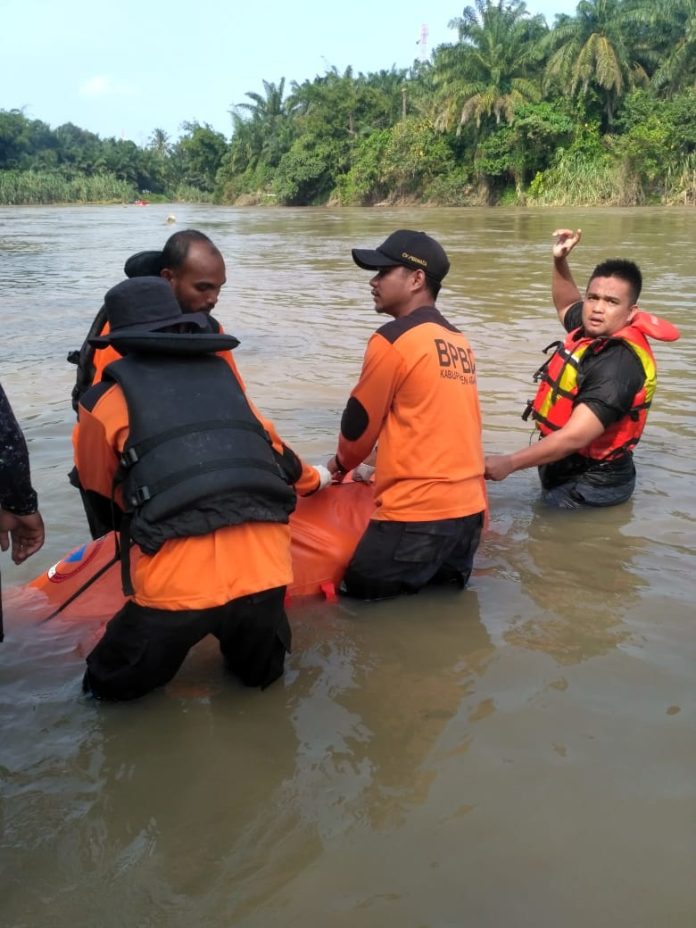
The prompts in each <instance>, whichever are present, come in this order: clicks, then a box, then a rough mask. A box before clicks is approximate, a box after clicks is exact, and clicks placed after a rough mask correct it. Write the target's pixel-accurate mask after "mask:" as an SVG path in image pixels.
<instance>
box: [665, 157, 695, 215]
mask: <svg viewBox="0 0 696 928" xmlns="http://www.w3.org/2000/svg"><path fill="white" fill-rule="evenodd" d="M665 187H666V192H665V202H667V203H669V204H670V205H671V206H673V205H677V204H680V203H682V204H683V205H684V206H696V152H690V153H689V154H688V155H687V156H686V158H685V159H684V161H683V162H682V163H681V164H680V165H679V167H677V168H673V169H670V170H669V171H668V172H667V176H666V178H665Z"/></svg>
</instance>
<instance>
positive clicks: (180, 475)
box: [128, 458, 278, 506]
mask: <svg viewBox="0 0 696 928" xmlns="http://www.w3.org/2000/svg"><path fill="white" fill-rule="evenodd" d="M235 467H249V468H252V467H253V469H254V470H265V471H268V473H270V474H274V475H276V476H277V475H278V466H277V465H276V464H268V463H266V462H265V461H254V462H253V463H252V462H250V461H249V458H220V459H218V460H217V461H209V462H208V463H207V464H193V465H192V466H191V467H185V468H183V469H182V470H179V471H177V472H176V473H175V474H170V475H169V477H165V478H164V479H163V480H158V481H156V482H155V483H152V484H149V485H144V486H140V487H136V488H135V490H134V493H133V495H132V496H131V497H130V499H129V500H128V505H130V506H142V504H143V503H146V502H147V501H148V500H150V499H152V497H153V496H157V494H158V493H162V492H164V491H165V490H169V489H171V487H174V486H176V485H177V484H178V483H182V482H183V481H185V480H188V479H189V478H191V477H199V476H201V475H202V474H210V473H214V472H215V471H219V470H229V469H232V468H235Z"/></svg>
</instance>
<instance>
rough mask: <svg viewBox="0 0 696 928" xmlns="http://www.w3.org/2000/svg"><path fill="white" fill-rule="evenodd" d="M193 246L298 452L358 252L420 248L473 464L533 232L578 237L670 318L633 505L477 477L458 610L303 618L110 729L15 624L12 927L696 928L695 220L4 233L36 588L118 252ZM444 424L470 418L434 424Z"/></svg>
mask: <svg viewBox="0 0 696 928" xmlns="http://www.w3.org/2000/svg"><path fill="white" fill-rule="evenodd" d="M172 211H173V212H175V213H176V214H177V219H178V222H177V225H176V226H175V227H174V228H185V227H187V226H193V227H197V228H200V229H202V230H203V231H205V232H207V233H208V234H209V235H210V236H211V237H212V238H213V240H214V241H215V242H216V243H217V244H218V245H219V247H220V248H221V250H222V252H223V254H224V256H225V258H226V261H227V270H228V284H227V287H226V288H225V290H224V291H223V295H222V297H221V300H220V303H219V304H218V312H217V315H218V317H219V318H220V320H221V321H222V323H223V325H224V327H225V329H226V330H227V331H229V332H232V333H234V334H235V335H236V336H237V337H238V338H239V339H240V340H241V345H240V347H239V348H238V349H237V351H236V358H237V361H238V364H239V366H240V369H241V372H242V375H243V376H244V378H245V380H246V383H247V386H248V388H249V392H250V394H251V396H252V397H253V399H254V401H255V402H256V404H257V405H258V406H259V407H260V408H261V409H262V410H263V412H264V413H265V414H267V415H268V416H270V417H271V418H272V419H274V421H275V423H276V425H277V426H278V428H279V431H280V433H281V434H282V435H283V437H284V438H285V440H286V441H287V442H288V443H290V444H291V445H293V446H294V447H295V448H296V450H297V451H298V452H300V453H301V454H303V455H304V456H306V457H307V458H308V459H309V460H310V461H315V462H319V461H323V460H324V459H325V458H326V457H328V455H329V454H330V453H331V452H332V451H333V449H334V447H335V437H336V432H337V427H338V421H339V418H340V412H341V410H342V408H343V405H344V403H345V399H346V397H347V394H348V392H349V389H350V386H351V385H352V383H353V381H354V380H355V378H356V377H357V375H358V372H359V370H360V363H361V358H362V351H363V348H364V344H365V342H366V340H367V338H368V337H369V335H370V333H371V332H372V331H373V330H374V329H375V328H376V326H377V325H378V324H379V322H380V320H379V319H378V318H377V317H376V316H375V314H374V312H373V310H372V308H371V300H370V298H369V291H368V287H367V281H368V279H369V276H370V275H369V274H368V273H366V272H363V271H360V270H359V269H358V268H356V267H355V266H354V265H353V263H352V261H351V259H350V248H351V247H354V246H365V247H373V246H374V245H376V244H377V243H378V242H380V241H381V240H382V239H383V238H384V237H386V235H387V234H388V233H389V232H391V231H393V230H394V229H395V228H399V227H410V228H414V227H415V228H422V229H425V230H427V231H428V232H430V233H431V234H433V235H435V236H436V237H437V238H438V239H440V240H441V241H442V243H443V244H444V245H445V247H446V249H447V251H448V253H449V255H450V258H451V262H452V271H451V273H450V275H449V277H448V278H447V281H446V284H447V286H446V287H444V288H443V291H442V294H441V296H440V299H439V301H438V302H439V305H440V308H441V309H442V311H443V312H444V313H445V314H446V315H447V316H448V317H449V318H450V319H451V320H452V321H453V322H455V323H456V324H458V325H460V326H461V327H462V328H463V329H465V330H466V332H467V334H468V335H469V337H470V340H471V342H472V344H473V346H474V349H475V351H476V353H477V356H478V369H479V374H480V391H481V398H482V405H483V412H484V423H485V444H486V448H487V450H488V451H508V450H513V449H515V448H517V447H520V446H521V445H522V444H524V443H525V442H526V441H527V440H528V438H529V428H528V427H527V426H526V425H525V424H524V423H523V422H522V421H521V419H520V412H521V410H522V408H523V407H524V404H525V402H526V400H527V399H528V397H529V396H531V391H532V386H531V380H530V375H531V372H532V371H534V370H535V369H536V368H537V367H538V365H539V363H540V360H541V355H540V350H541V348H543V347H544V346H545V345H547V344H548V343H549V342H550V341H552V340H554V339H555V338H557V337H558V335H559V331H560V329H559V326H558V323H557V321H556V318H555V313H554V311H553V309H552V306H551V300H550V294H549V281H550V258H549V253H550V245H551V233H552V231H553V229H554V228H556V227H557V226H559V225H560V226H568V225H572V226H575V227H581V228H582V229H583V242H582V243H581V245H580V246H579V247H578V248H577V249H576V251H575V252H574V254H573V261H572V266H573V269H574V270H575V271H576V272H577V280H578V282H579V283H581V284H584V282H585V280H586V277H587V274H588V272H589V271H590V269H591V268H592V266H593V265H594V264H595V263H597V262H598V261H599V260H602V259H604V258H605V257H612V256H623V257H630V258H633V259H634V260H636V261H637V262H638V263H639V264H640V265H641V267H642V268H643V272H644V276H645V289H644V294H643V299H642V301H641V302H642V305H643V307H644V308H645V309H649V310H652V311H653V312H657V313H660V314H663V315H664V316H665V317H666V318H668V319H670V320H671V321H672V322H674V323H676V324H677V325H679V326H680V328H681V330H682V333H683V337H682V340H681V341H680V342H678V343H676V344H674V345H664V344H659V343H658V344H656V346H655V352H656V356H657V359H658V364H659V368H660V383H659V386H658V391H657V394H656V399H655V403H654V408H653V410H652V411H651V415H650V420H649V423H648V427H647V430H646V433H645V437H644V439H643V440H642V442H641V444H640V447H639V449H638V451H637V454H636V461H637V466H638V471H639V477H638V486H637V490H636V493H635V495H634V498H633V500H632V501H631V502H630V503H628V504H627V505H625V506H620V507H617V508H615V509H611V510H605V511H598V512H594V513H549V512H546V511H544V510H542V509H541V507H540V506H539V504H538V488H537V481H536V477H535V475H534V474H533V473H532V472H525V473H522V474H516V475H513V476H512V477H510V478H509V479H508V480H507V481H505V482H504V483H501V484H496V485H493V486H491V487H490V502H491V521H490V527H489V531H488V533H487V535H486V537H485V540H484V543H483V545H482V548H481V551H480V554H479V557H478V561H477V566H476V570H475V574H474V577H473V580H472V583H471V585H470V588H469V589H468V590H466V591H465V592H464V593H462V594H461V595H457V594H453V593H449V592H446V591H434V592H426V593H422V594H420V595H418V596H415V597H410V598H404V599H401V600H398V601H395V602H392V603H382V604H355V603H351V602H340V603H339V604H337V605H328V604H324V603H321V602H318V601H311V602H309V603H296V604H295V605H294V607H293V608H292V611H291V621H292V625H293V630H294V651H293V654H292V656H291V658H290V660H289V662H288V669H287V673H286V675H285V678H284V680H283V681H282V682H281V683H279V684H277V685H275V686H274V687H272V688H271V689H269V690H268V691H266V692H264V693H260V692H256V691H246V690H244V689H243V688H241V687H239V686H238V685H236V684H235V683H234V682H232V681H230V680H229V679H228V678H226V677H225V676H224V674H223V671H222V667H221V663H220V660H219V657H218V655H217V653H216V650H215V647H214V646H213V645H212V644H211V643H208V642H204V643H203V644H202V645H200V646H199V647H198V648H196V649H195V650H194V651H193V652H192V653H191V655H190V657H189V659H188V660H187V662H186V664H185V665H184V668H183V669H182V671H181V673H180V674H179V676H178V677H177V678H176V680H175V681H174V682H173V683H172V684H171V685H170V686H169V687H167V688H166V689H165V690H164V691H162V692H160V693H157V694H153V695H152V696H150V697H148V698H146V699H144V700H141V701H139V702H138V703H134V704H129V705H98V704H97V705H95V704H94V703H93V702H88V701H86V700H84V699H83V698H82V697H81V695H80V692H79V681H80V677H81V674H82V667H83V658H84V654H83V651H84V648H85V634H84V630H83V629H80V628H76V627H75V626H74V625H69V624H67V623H64V622H61V620H60V619H57V620H55V621H53V622H52V623H48V624H46V625H42V626H38V627H37V626H36V624H35V623H33V622H29V621H26V620H22V619H21V618H18V617H11V618H10V619H8V622H7V629H6V633H7V636H6V641H5V643H3V645H2V646H1V647H0V662H1V663H0V675H1V682H2V690H1V691H0V692H1V694H2V695H1V703H2V704H1V706H0V724H1V725H2V747H1V748H0V774H1V776H2V843H1V845H0V851H1V855H0V859H1V864H0V867H1V868H2V893H1V894H0V915H1V916H2V919H1V920H2V924H3V925H6V926H12V928H20V926H21V928H24V926H31V928H44V926H46V928H48V926H50V928H74V926H82V925H85V926H87V925H90V926H91V925H97V924H98V925H100V926H102V928H111V926H114V928H116V926H119V928H121V926H124V925H128V926H134V928H135V926H138V928H140V926H148V928H149V926H163V928H164V926H166V928H190V926H191V925H205V926H210V928H223V926H224V928H227V926H231V925H234V926H241V928H257V926H258V928H262V926H263V928H266V926H268V925H282V926H284V928H285V926H307V925H322V926H323V925H326V926H329V928H334V926H336V928H343V926H351V928H381V926H384V925H386V924H396V925H399V926H400V928H424V926H428V928H452V926H476V928H488V926H491V928H500V926H502V925H510V926H515V928H526V926H529V928H545V926H549V928H556V926H559V925H564V926H566V928H586V926H588V925H597V926H604V925H607V926H612V928H616V926H631V928H638V926H641V928H642V926H645V928H648V926H650V928H653V926H655V925H658V924H660V925H669V926H670V928H682V926H684V928H686V926H693V924H694V912H695V903H696V898H695V897H696V891H695V889H694V882H693V860H694V851H695V850H696V815H695V809H696V807H695V803H694V792H695V788H694V787H695V783H694V746H695V745H694V709H695V702H696V700H695V699H694V684H693V659H694V645H693V631H692V628H693V614H694V608H693V600H694V595H693V573H694V566H695V564H694V549H695V547H696V534H695V531H694V524H695V521H696V491H695V489H694V479H693V477H694V469H695V468H694V463H693V448H694V436H695V433H696V425H695V422H694V401H693V397H694V394H695V393H696V377H695V375H694V370H695V369H696V350H695V349H694V344H695V338H694V337H695V335H696V325H695V324H694V321H693V311H692V304H693V295H694V292H695V291H696V270H694V267H695V265H694V261H693V245H694V241H695V240H696V235H695V233H696V214H695V213H694V212H693V211H689V210H679V209H673V210H665V209H640V210H638V209H636V210H611V209H601V210H573V211H570V212H565V211H564V212H561V211H551V210H546V211H533V210H529V211H517V210H509V211H508V210H504V209H500V210H495V211H488V210H476V209H467V210H457V209H451V210H418V211H410V210H405V209H399V210H383V211H379V210H372V211H368V210H357V209H356V210H341V211H331V210H325V209H320V210H311V209H308V210H284V211H276V210H265V211H264V210H255V209H250V210H245V209H231V208H222V207H219V208H216V207H193V206H181V205H176V206H161V207H160V206H150V207H147V208H137V207H94V208H92V207H82V208H67V207H66V208H16V209H7V208H5V209H0V256H1V258H2V271H1V273H0V278H1V279H0V289H1V291H2V294H1V295H2V320H3V329H2V345H3V352H2V366H1V368H0V375H1V378H2V383H3V385H4V387H5V389H6V392H7V393H8V395H9V396H10V398H11V401H12V403H13V406H14V408H15V411H16V413H17V415H18V417H19V418H20V419H21V422H22V424H23V426H24V429H25V433H26V435H27V438H28V440H29V444H30V452H31V460H32V470H33V475H34V482H35V485H36V486H37V489H38V491H39V494H40V501H41V509H42V512H43V514H44V517H45V520H46V523H47V530H48V536H47V543H46V546H45V548H44V550H43V551H42V552H41V553H40V554H39V555H37V556H36V557H35V558H34V559H33V560H32V561H30V562H29V563H28V564H27V565H26V566H24V567H22V568H21V569H17V568H13V567H12V566H11V565H10V564H9V562H8V559H7V557H6V556H4V557H3V583H4V585H5V586H6V587H7V586H8V585H9V584H10V583H17V582H19V581H21V580H24V579H28V578H30V577H31V576H33V575H35V574H36V573H38V572H39V571H40V570H43V569H46V568H47V567H48V566H49V565H50V564H51V563H53V562H54V561H56V560H58V559H59V558H60V557H61V556H62V554H63V553H65V551H66V550H68V549H69V548H71V547H73V546H75V545H76V544H78V543H79V542H81V541H82V540H84V538H85V536H86V534H87V533H86V526H85V524H84V517H83V514H82V510H81V507H80V503H79V500H78V498H77V495H76V493H75V491H73V490H72V489H71V488H70V487H69V485H68V483H67V480H66V477H65V475H66V473H67V471H68V470H69V468H70V429H71V425H72V410H71V408H70V403H69V393H70V387H71V384H72V380H73V377H74V368H73V367H71V366H70V365H68V364H67V363H65V356H66V354H67V352H68V351H69V350H70V349H72V348H75V347H78V346H79V344H80V342H81V340H82V338H83V336H84V333H85V331H86V329H87V327H88V325H89V322H90V321H91V318H92V316H93V314H94V312H95V311H96V309H97V308H98V307H99V305H100V303H101V299H102V297H103V294H104V291H105V290H106V289H107V288H108V287H109V286H110V285H112V284H113V283H115V282H117V281H118V280H119V279H120V278H121V276H122V267H123V262H124V260H125V258H126V257H128V255H129V254H131V253H132V252H133V251H136V250H139V249H145V248H155V247H160V246H161V244H162V243H163V242H164V240H165V238H166V237H167V235H168V234H170V232H171V231H173V229H172V227H170V226H167V225H166V224H165V217H166V215H167V214H168V213H169V212H172ZM453 427H456V424H454V423H453Z"/></svg>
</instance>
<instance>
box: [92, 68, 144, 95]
mask: <svg viewBox="0 0 696 928" xmlns="http://www.w3.org/2000/svg"><path fill="white" fill-rule="evenodd" d="M78 93H79V94H80V96H81V97H106V96H111V97H135V96H137V94H138V90H137V88H136V87H134V86H133V85H132V84H127V83H125V82H123V81H115V80H113V78H111V77H110V76H109V75H108V74H95V75H94V77H90V78H89V80H87V81H85V82H84V84H82V85H81V86H80V89H79V91H78Z"/></svg>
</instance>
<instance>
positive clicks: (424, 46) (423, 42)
mask: <svg viewBox="0 0 696 928" xmlns="http://www.w3.org/2000/svg"><path fill="white" fill-rule="evenodd" d="M418 44H419V45H420V60H421V61H427V60H428V27H427V26H426V25H425V23H423V25H422V26H421V29H420V39H419V40H418Z"/></svg>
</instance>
